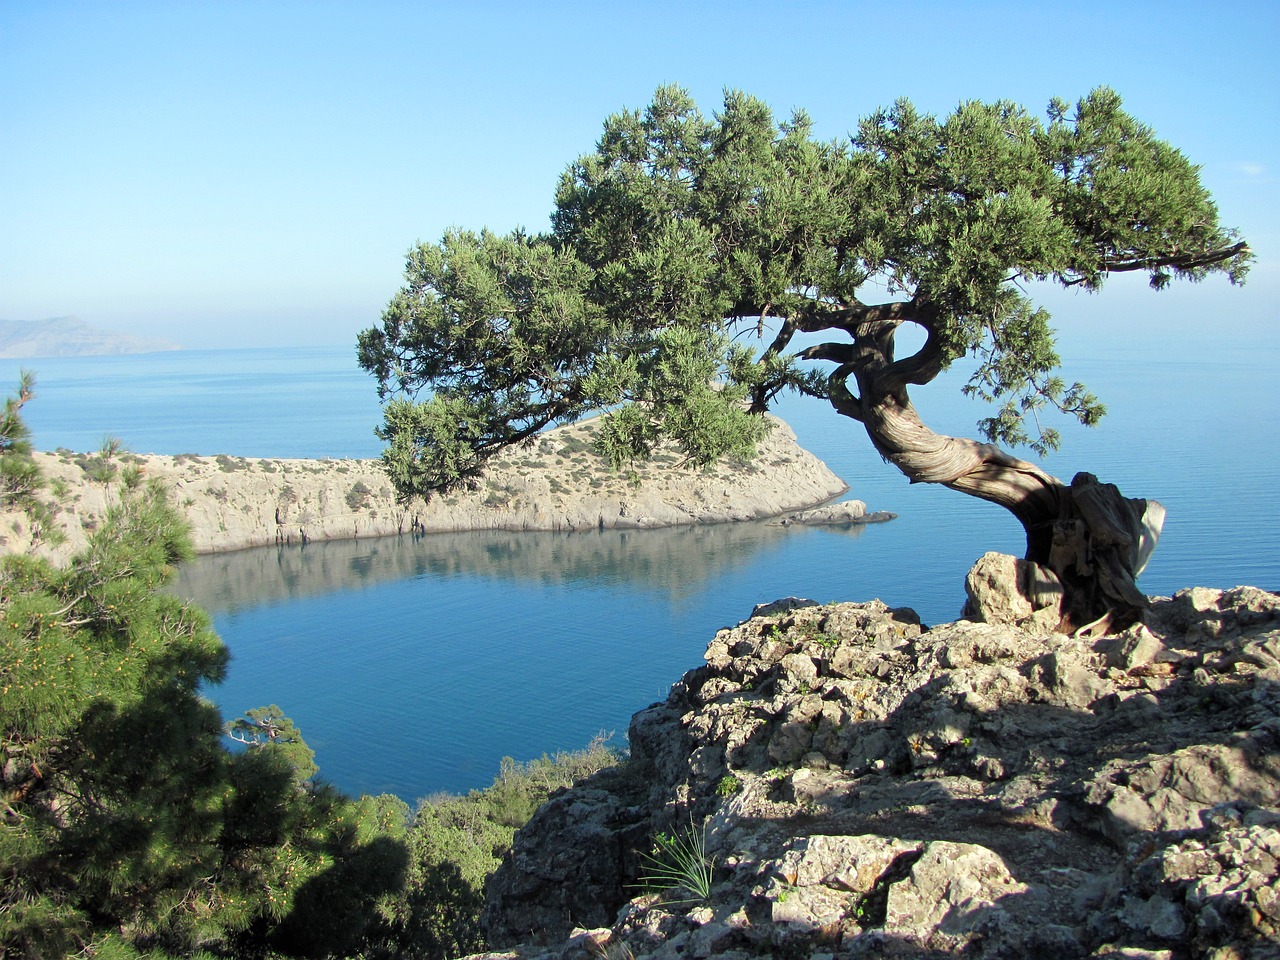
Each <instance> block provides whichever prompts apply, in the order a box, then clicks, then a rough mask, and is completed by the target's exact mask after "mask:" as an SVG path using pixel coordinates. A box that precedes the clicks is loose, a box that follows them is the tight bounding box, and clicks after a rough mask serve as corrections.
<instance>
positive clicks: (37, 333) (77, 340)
mask: <svg viewBox="0 0 1280 960" xmlns="http://www.w3.org/2000/svg"><path fill="white" fill-rule="evenodd" d="M181 349H182V346H181V345H180V344H177V343H174V342H173V341H171V340H160V339H158V338H154V337H133V336H130V335H129V334H126V333H113V332H112V331H110V330H99V329H98V328H97V327H91V326H89V324H87V323H85V322H84V321H83V320H81V319H79V318H78V317H52V318H50V319H48V320H0V359H8V360H12V359H16V358H19V357H87V356H96V355H101V354H117V353H155V352H158V351H160V350H181Z"/></svg>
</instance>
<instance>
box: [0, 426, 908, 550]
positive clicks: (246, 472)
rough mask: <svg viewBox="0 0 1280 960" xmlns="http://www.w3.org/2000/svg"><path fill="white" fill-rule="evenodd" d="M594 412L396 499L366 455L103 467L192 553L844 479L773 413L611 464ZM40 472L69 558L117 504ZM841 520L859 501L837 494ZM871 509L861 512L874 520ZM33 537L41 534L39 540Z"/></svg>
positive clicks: (823, 492) (662, 514) (534, 524)
mask: <svg viewBox="0 0 1280 960" xmlns="http://www.w3.org/2000/svg"><path fill="white" fill-rule="evenodd" d="M597 425H598V424H597V423H596V421H594V420H588V421H584V422H582V423H578V424H573V425H571V426H567V427H562V428H559V429H556V430H551V431H549V432H547V433H546V434H543V435H540V436H539V437H537V438H536V439H535V440H534V441H533V442H532V443H530V444H529V445H528V446H523V447H516V448H513V449H509V450H507V451H505V452H504V453H503V454H502V455H500V456H499V457H498V458H496V460H495V461H494V462H493V463H492V465H491V467H490V468H489V469H488V471H487V472H486V474H485V477H484V478H483V480H481V481H480V482H479V483H478V485H477V486H475V487H474V488H469V489H462V490H457V491H453V492H450V493H444V494H439V495H433V496H432V497H430V498H429V499H427V500H423V499H421V498H415V499H414V500H412V501H409V502H402V501H400V500H398V499H397V498H396V496H395V493H394V491H393V490H392V488H391V483H390V481H389V480H388V479H387V476H386V474H385V473H384V471H383V469H382V465H381V463H380V462H379V461H377V460H283V459H252V458H246V457H237V456H230V455H226V454H223V455H219V456H215V457H204V456H195V455H179V456H158V455H147V456H136V455H133V454H121V455H118V456H117V457H115V458H114V460H113V461H112V463H110V464H108V469H110V470H112V471H115V472H116V473H118V472H119V471H120V470H122V469H123V468H125V467H127V466H129V465H133V466H138V467H140V468H141V469H142V472H143V475H144V476H145V477H146V478H154V479H159V480H161V481H162V482H163V483H165V484H166V485H167V486H168V487H169V488H170V489H171V490H172V491H173V494H174V498H175V502H176V503H177V506H178V508H179V510H180V511H181V512H182V513H183V515H184V516H185V517H186V519H187V521H188V522H189V523H190V524H191V533H192V541H193V544H194V546H195V549H196V551H197V552H198V553H216V552H219V551H226V550H238V549H241V548H243V547H253V546H264V545H268V544H274V543H279V544H286V545H287V544H300V543H306V542H308V541H320V540H345V539H351V538H356V537H376V536H389V535H397V534H405V533H438V532H446V531H467V530H515V531H519V530H564V531H569V530H603V529H615V528H620V529H640V528H651V527H671V526H679V525H685V524H699V523H728V522H734V521H741V520H755V519H761V518H766V517H775V516H779V515H782V514H787V513H789V512H791V511H797V510H802V509H804V508H807V507H812V506H814V505H815V504H820V503H823V502H824V501H826V500H830V499H831V498H832V497H835V496H837V495H839V494H841V493H843V492H845V490H846V489H847V487H846V486H845V483H844V481H843V480H841V479H840V478H839V477H837V476H836V475H835V474H834V473H832V472H831V470H829V469H828V468H827V466H826V465H825V464H824V463H823V462H822V461H821V460H819V459H818V458H817V457H815V456H814V455H813V454H811V453H809V452H808V451H807V450H805V449H803V448H802V447H801V446H800V445H799V444H798V443H797V442H796V438H795V434H794V432H792V430H791V428H790V427H788V426H787V425H786V424H785V423H783V422H782V421H781V420H777V419H773V429H772V430H771V431H770V432H769V434H768V436H767V437H766V438H765V440H764V441H763V442H762V443H761V444H760V447H759V450H758V455H757V457H756V458H755V459H754V460H752V461H750V462H738V461H728V460H726V461H723V462H721V463H719V464H717V465H715V466H713V467H710V468H703V467H696V466H690V465H688V464H686V463H684V462H683V461H682V460H681V459H680V458H679V457H678V456H677V455H676V454H674V453H673V452H671V451H666V450H660V451H658V453H657V455H656V456H655V457H654V458H653V459H652V460H651V461H649V462H647V463H644V464H640V465H637V466H636V467H635V468H634V469H631V470H629V471H625V472H618V471H615V470H612V469H610V467H609V465H608V464H607V463H606V461H605V460H604V459H603V458H602V457H601V456H599V455H598V454H597V453H596V452H595V449H594V445H593V438H594V435H595V431H596V428H597ZM36 458H37V461H38V463H39V464H40V467H41V469H42V470H43V471H44V474H45V476H46V477H49V478H50V479H51V480H56V481H57V482H58V483H60V484H61V485H63V486H64V487H65V488H66V489H67V490H68V496H67V498H65V504H64V506H63V508H62V510H61V512H60V514H59V522H60V524H61V526H62V527H63V528H64V533H65V534H66V540H65V542H64V543H63V544H62V545H61V546H59V547H57V548H56V549H55V548H51V547H48V545H47V544H46V545H44V548H47V550H48V552H51V553H53V554H54V555H55V556H67V555H69V554H70V553H72V552H74V551H76V550H78V549H80V548H81V547H83V545H84V540H85V536H86V532H87V531H88V530H92V529H93V527H94V526H95V525H96V524H97V523H99V522H101V519H102V517H103V516H104V515H105V513H106V510H107V509H108V508H109V507H110V505H111V504H112V503H114V502H115V493H114V491H113V490H112V488H111V487H110V486H109V485H107V484H103V483H102V482H100V481H99V479H97V478H98V477H99V476H100V470H99V469H98V465H97V460H96V455H95V454H93V453H73V452H70V451H59V452H57V453H39V454H36ZM841 510H842V513H841V516H842V518H843V519H842V520H841V521H840V522H844V523H855V522H858V521H860V520H862V519H863V518H864V515H865V514H866V508H865V505H864V504H862V503H860V502H858V501H851V502H850V503H849V504H847V505H842V508H841ZM883 516H884V515H883V514H877V515H873V516H870V517H868V518H867V519H882V518H883ZM33 537H34V538H35V539H37V540H38V539H39V531H33V530H32V529H31V525H30V523H29V522H28V521H27V520H26V519H25V518H24V517H23V516H21V515H20V514H17V513H15V514H12V515H0V551H5V550H7V551H15V552H16V551H20V550H26V549H29V548H30V546H31V543H32V540H33ZM37 546H38V547H40V545H39V544H38V545H37Z"/></svg>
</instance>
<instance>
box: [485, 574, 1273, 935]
mask: <svg viewBox="0 0 1280 960" xmlns="http://www.w3.org/2000/svg"><path fill="white" fill-rule="evenodd" d="M763 609H764V611H765V612H764V613H763V614H762V615H758V616H755V617H753V618H752V619H750V620H748V621H746V622H744V623H742V624H740V625H738V626H736V627H733V628H732V629H726V630H722V631H721V632H720V633H719V634H717V636H716V637H715V639H714V640H713V641H712V642H711V644H710V646H709V647H708V649H707V653H706V664H705V665H704V666H702V667H699V668H698V669H696V670H692V671H690V672H689V673H687V674H685V675H684V677H683V678H682V679H681V680H680V681H679V682H678V683H677V684H676V685H675V686H674V687H673V688H672V691H671V695H670V696H669V697H668V698H667V700H666V701H664V702H661V703H656V704H654V705H653V706H651V707H649V708H648V709H646V710H644V711H641V712H640V713H638V714H636V716H635V718H634V719H633V721H632V725H631V730H630V739H631V757H630V760H629V761H628V762H626V763H625V764H623V765H622V766H620V767H618V768H615V769H613V770H611V771H605V772H603V773H601V774H598V775H597V776H596V777H595V778H593V779H591V780H589V781H587V782H585V783H583V784H581V785H579V786H577V787H575V788H572V789H570V790H568V791H565V792H563V793H561V794H559V795H558V796H555V797H553V798H552V800H551V801H550V802H549V803H547V804H546V805H545V806H544V807H543V808H542V809H541V810H540V811H539V812H538V813H537V814H536V815H535V816H534V818H533V820H532V821H531V822H530V823H529V824H528V825H527V826H526V827H525V828H524V829H523V830H521V831H520V833H518V834H517V836H516V840H515V844H514V847H513V850H512V852H511V854H510V855H509V856H508V859H507V860H506V862H505V863H504V864H503V866H502V867H501V868H500V870H499V871H498V872H497V873H496V874H495V875H494V876H493V878H492V879H491V882H490V885H489V888H488V906H487V908H486V912H485V915H484V921H485V924H486V928H487V931H488V935H489V938H490V942H491V944H493V945H494V946H495V947H503V946H504V945H510V946H508V949H509V951H510V952H508V953H506V954H503V956H508V957H516V956H520V957H533V956H537V957H542V958H546V960H551V958H565V960H568V958H586V957H602V956H610V957H613V956H617V957H625V956H632V957H635V958H646V957H649V958H674V957H695V958H721V960H730V958H734V960H738V958H745V957H756V956H785V957H800V958H814V960H817V958H824V960H830V958H834V957H881V956H911V957H944V956H951V955H953V954H956V953H961V954H963V955H965V956H975V957H1008V958H1015V957H1018V958H1020V957H1039V956H1049V957H1053V958H1055V960H1070V958H1086V957H1088V958H1103V957H1110V958H1121V957H1127V958H1136V957H1144V958H1165V960H1185V958H1211V960H1242V958H1253V960H1262V958H1276V957H1280V869H1278V866H1277V865H1278V864H1280V597H1277V596H1276V595H1274V594H1269V593H1265V592H1263V591H1261V590H1257V589H1254V588H1251V587H1239V588H1236V589H1234V590H1229V591H1219V590H1206V589H1192V590H1186V591H1182V592H1181V593H1179V594H1178V595H1177V596H1175V597H1173V598H1172V599H1158V600H1156V601H1155V602H1154V603H1153V606H1152V608H1151V610H1150V613H1149V615H1148V617H1147V621H1146V623H1145V624H1139V625H1136V626H1134V627H1133V628H1131V629H1130V630H1129V631H1127V632H1126V633H1124V634H1121V635H1114V636H1107V637H1102V638H1100V639H1083V638H1072V637H1068V636H1064V635H1062V634H1057V633H1053V632H1051V631H1049V630H1047V629H1039V628H1036V627H1035V626H1034V624H1033V625H1032V627H1031V628H1030V629H1028V628H1024V627H1018V626H1016V625H1010V624H992V623H973V622H969V621H964V620H961V621H957V622H955V623H949V624H943V625H941V626H937V627H934V628H927V627H924V626H923V625H921V624H920V622H919V619H918V617H916V616H915V614H914V613H912V612H911V611H910V610H907V609H897V610H895V609H889V608H887V607H886V606H885V605H884V604H882V603H879V602H878V601H873V602H871V603H862V604H857V603H841V604H833V605H828V606H819V605H816V604H812V603H806V602H804V601H797V600H794V599H791V600H788V601H785V602H783V603H780V604H778V605H776V606H770V607H765V608H763ZM689 831H696V832H697V833H698V834H700V835H701V836H703V837H704V838H705V842H706V849H707V853H708V856H709V858H710V859H711V860H712V862H713V865H714V866H713V875H712V876H713V887H712V890H711V895H710V897H709V898H708V899H707V900H706V901H705V902H688V901H687V900H686V901H685V902H678V901H679V899H680V898H679V897H676V898H673V897H672V896H671V895H670V894H669V893H668V894H662V893H650V894H646V895H641V896H637V893H638V892H639V889H638V887H637V885H642V884H643V882H644V876H645V870H646V868H645V860H644V857H643V854H644V853H647V852H649V851H651V850H652V849H653V844H654V841H655V837H657V836H658V835H659V834H660V833H662V832H666V833H668V834H681V833H684V834H685V835H688V832H689ZM685 896H686V897H687V896H688V895H687V894H686V895H685ZM491 956H498V955H497V954H494V955H491Z"/></svg>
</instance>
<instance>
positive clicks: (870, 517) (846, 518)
mask: <svg viewBox="0 0 1280 960" xmlns="http://www.w3.org/2000/svg"><path fill="white" fill-rule="evenodd" d="M897 516H898V515H897V514H896V513H889V512H887V511H883V510H881V511H877V512H875V513H867V505H866V504H865V503H863V502H862V501H861V500H845V501H842V502H840V503H829V504H826V505H825V506H821V507H814V508H813V509H812V510H798V511H796V512H795V513H788V514H786V515H785V516H782V517H778V518H777V519H776V520H774V521H773V522H774V523H776V524H778V525H779V526H783V527H789V526H791V525H792V524H803V525H805V526H809V527H837V526H846V525H849V524H855V523H884V522H885V521H887V520H893V519H896V517H897Z"/></svg>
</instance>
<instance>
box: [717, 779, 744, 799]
mask: <svg viewBox="0 0 1280 960" xmlns="http://www.w3.org/2000/svg"><path fill="white" fill-rule="evenodd" d="M741 789H742V781H741V780H739V779H738V778H737V777H736V776H734V775H733V774H732V773H726V774H725V775H724V776H723V777H721V778H720V782H719V783H717V784H716V796H718V797H732V796H733V795H734V794H735V793H737V792H738V791H739V790H741Z"/></svg>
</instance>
